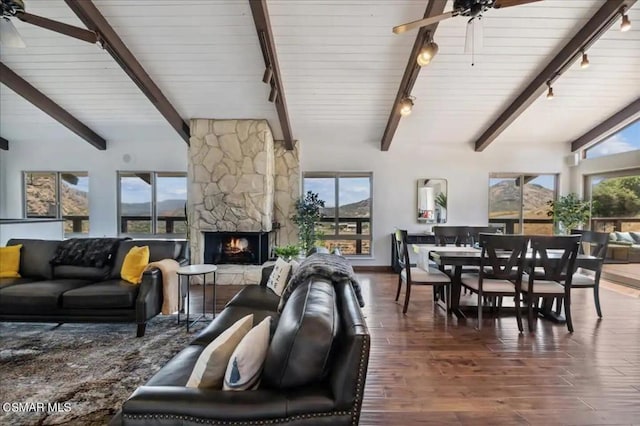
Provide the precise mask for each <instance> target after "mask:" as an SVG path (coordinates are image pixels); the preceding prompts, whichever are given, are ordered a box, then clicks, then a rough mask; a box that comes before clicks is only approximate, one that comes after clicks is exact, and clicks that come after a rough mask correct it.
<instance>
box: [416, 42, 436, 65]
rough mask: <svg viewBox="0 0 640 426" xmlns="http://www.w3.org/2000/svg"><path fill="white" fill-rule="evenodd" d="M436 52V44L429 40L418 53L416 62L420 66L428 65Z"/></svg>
mask: <svg viewBox="0 0 640 426" xmlns="http://www.w3.org/2000/svg"><path fill="white" fill-rule="evenodd" d="M437 53H438V45H437V44H436V42H434V41H433V40H431V41H429V43H427V44H425V45H424V47H423V48H422V50H420V53H419V54H418V58H417V60H416V62H418V65H420V66H421V67H423V66H425V65H429V63H430V62H431V60H432V59H433V57H434V56H436V54H437Z"/></svg>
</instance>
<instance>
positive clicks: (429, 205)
mask: <svg viewBox="0 0 640 426" xmlns="http://www.w3.org/2000/svg"><path fill="white" fill-rule="evenodd" d="M417 199H418V216H417V217H418V222H419V223H446V222H447V180H446V179H419V180H418V198H417Z"/></svg>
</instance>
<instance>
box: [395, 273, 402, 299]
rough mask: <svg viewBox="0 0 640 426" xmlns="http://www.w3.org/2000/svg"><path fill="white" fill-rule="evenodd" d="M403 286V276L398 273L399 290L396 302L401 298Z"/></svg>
mask: <svg viewBox="0 0 640 426" xmlns="http://www.w3.org/2000/svg"><path fill="white" fill-rule="evenodd" d="M401 288H402V277H401V276H400V274H398V290H396V302H397V301H398V299H399V298H400V289H401Z"/></svg>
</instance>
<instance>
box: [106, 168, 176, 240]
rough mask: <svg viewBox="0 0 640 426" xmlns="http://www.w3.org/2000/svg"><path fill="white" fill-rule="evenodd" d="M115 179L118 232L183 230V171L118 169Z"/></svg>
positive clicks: (167, 232) (161, 232) (169, 232)
mask: <svg viewBox="0 0 640 426" xmlns="http://www.w3.org/2000/svg"><path fill="white" fill-rule="evenodd" d="M118 181H119V191H118V197H119V200H118V206H119V209H118V215H119V223H120V225H119V231H120V234H134V235H137V234H156V235H166V236H184V235H185V234H186V231H187V227H186V222H185V220H186V219H185V205H186V203H187V175H186V173H177V172H120V173H118Z"/></svg>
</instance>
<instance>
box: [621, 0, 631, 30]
mask: <svg viewBox="0 0 640 426" xmlns="http://www.w3.org/2000/svg"><path fill="white" fill-rule="evenodd" d="M626 11H627V8H626V7H624V6H623V7H622V8H620V14H621V15H622V21H620V31H622V32H625V31H629V30H630V29H631V20H630V19H629V15H627V14H626Z"/></svg>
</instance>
